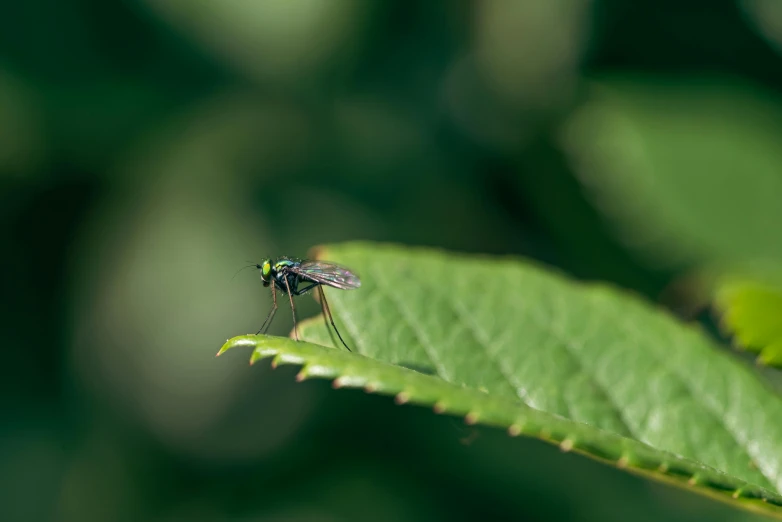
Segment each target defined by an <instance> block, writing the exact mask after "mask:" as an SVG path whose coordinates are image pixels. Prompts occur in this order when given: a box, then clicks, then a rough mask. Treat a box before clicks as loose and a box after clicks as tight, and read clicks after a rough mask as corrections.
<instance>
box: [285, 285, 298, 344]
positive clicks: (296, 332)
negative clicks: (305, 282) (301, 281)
mask: <svg viewBox="0 0 782 522" xmlns="http://www.w3.org/2000/svg"><path fill="white" fill-rule="evenodd" d="M283 280H284V281H285V288H287V289H288V299H289V300H290V302H291V315H293V334H294V336H295V337H296V340H297V341H298V340H299V327H298V326H297V325H296V307H295V306H294V305H293V292H291V284H290V282H289V281H288V274H285V275H284V277H283ZM297 286H298V285H297ZM297 291H298V290H297Z"/></svg>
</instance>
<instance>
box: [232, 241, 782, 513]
mask: <svg viewBox="0 0 782 522" xmlns="http://www.w3.org/2000/svg"><path fill="white" fill-rule="evenodd" d="M317 257H318V258H320V259H327V260H332V261H336V262H340V263H343V264H345V265H347V266H349V267H351V268H353V269H354V270H356V272H357V273H358V274H359V275H360V276H361V277H362V283H363V284H362V287H361V289H360V290H356V291H328V297H329V301H330V304H331V305H332V309H333V310H334V311H335V314H336V316H337V324H338V326H339V327H340V331H341V332H342V333H343V337H346V340H347V341H348V343H349V344H350V345H351V346H352V347H353V349H354V350H355V351H357V352H358V354H361V355H363V356H365V357H368V358H369V359H367V358H365V357H360V356H358V355H356V354H350V353H347V352H345V351H344V350H343V351H331V350H327V351H323V350H321V349H319V348H317V347H315V346H311V345H304V344H300V343H293V342H287V341H282V340H271V341H269V340H267V339H266V338H264V337H255V336H247V337H240V338H235V339H234V340H232V341H229V343H228V344H227V345H226V347H225V348H224V349H226V348H227V347H231V346H235V345H243V346H256V345H257V349H256V351H255V353H254V355H253V358H254V359H257V358H260V357H264V356H271V355H275V356H276V359H275V360H276V361H277V362H288V363H296V364H303V365H304V370H303V371H302V373H300V376H301V377H306V376H320V377H328V378H336V379H337V380H336V381H335V385H336V386H357V387H365V388H367V389H368V390H370V391H380V392H385V393H393V394H396V396H397V400H398V401H399V402H406V401H408V400H409V401H411V402H417V403H422V404H429V405H434V407H435V409H436V410H437V411H448V412H452V413H456V414H459V415H467V417H466V420H467V422H468V423H474V422H486V423H488V424H491V425H499V426H503V427H506V428H508V429H509V431H510V432H511V433H512V434H518V433H528V434H532V435H535V436H540V437H541V438H543V439H547V440H553V441H555V442H560V443H561V444H562V445H563V447H564V448H565V449H570V448H571V447H572V448H576V449H580V450H582V451H584V452H586V453H588V454H591V455H593V456H597V457H600V458H604V459H608V460H611V461H614V462H617V463H619V465H621V466H626V465H634V466H637V467H638V468H640V469H644V470H652V473H653V474H655V475H657V476H659V478H662V477H663V475H670V476H677V477H682V476H684V478H685V479H686V480H691V483H692V484H693V485H695V484H699V485H706V486H707V487H708V488H712V489H714V490H715V491H722V492H723V493H724V492H725V491H727V492H728V494H734V491H735V490H739V493H738V495H744V494H745V492H751V493H749V495H750V496H757V495H758V494H760V495H766V494H768V495H770V496H769V498H767V500H770V501H771V502H772V503H774V504H777V505H782V497H780V496H779V495H778V493H779V490H780V489H779V488H780V487H781V486H782V468H781V467H780V465H781V464H782V461H781V460H780V459H782V457H780V455H782V420H780V419H782V400H781V399H780V397H778V396H777V395H775V394H774V393H773V392H771V391H770V390H769V388H768V387H767V386H766V385H765V384H764V383H763V382H761V380H760V379H759V378H758V377H757V376H756V375H755V374H754V373H752V372H751V371H750V370H749V369H748V368H746V367H745V365H744V364H743V363H742V362H740V361H738V360H737V359H735V358H734V357H732V356H730V355H728V354H725V353H722V352H720V351H719V350H718V349H717V348H716V347H715V346H714V345H713V343H712V342H711V341H710V340H709V339H708V338H707V337H706V336H705V335H704V334H703V333H702V332H701V331H700V330H699V329H697V328H694V327H690V326H685V325H682V324H680V323H678V322H677V321H676V320H674V319H673V318H672V317H670V316H669V315H668V314H667V313H665V312H663V311H660V310H656V309H654V308H652V307H650V306H649V305H648V304H646V303H645V302H643V301H642V300H640V299H638V298H636V297H633V296H630V295H627V294H622V293H619V292H617V291H615V290H613V289H611V288H608V287H606V286H604V285H591V284H590V285H583V284H578V283H575V282H573V281H569V280H567V279H566V278H564V277H562V276H561V275H557V274H554V273H551V272H549V271H547V270H543V269H541V268H538V267H535V266H533V265H531V264H529V263H528V262H522V261H520V260H514V259H492V258H488V257H477V256H462V255H456V254H446V253H444V252H439V251H434V250H426V249H403V248H397V247H394V246H387V245H371V244H360V243H355V244H347V245H343V246H333V247H327V248H324V249H320V250H319V251H318V253H317ZM301 333H302V334H303V335H304V336H305V337H306V338H307V339H309V340H313V341H315V342H320V343H324V344H326V345H328V344H330V343H329V336H328V334H327V332H326V330H325V326H323V323H322V322H317V323H316V322H313V321H310V322H308V323H307V326H306V327H303V328H302V330H301ZM346 334H347V335H346ZM332 346H333V345H332ZM371 359H374V360H375V361H377V362H373V361H372V360H371ZM394 364H404V365H414V366H423V367H432V368H434V370H435V374H436V375H434V376H427V375H424V374H422V373H419V372H415V371H412V370H408V369H402V368H396V367H394V366H392V365H394ZM565 419H567V420H565ZM577 423H578V424H577ZM639 442H640V443H643V444H639ZM647 445H648V446H647ZM673 455H680V456H682V457H684V458H685V459H690V460H679V459H678V458H674V457H673ZM697 463H702V464H705V465H706V466H708V467H711V468H715V469H718V470H720V471H722V472H724V473H726V474H727V475H721V474H715V473H712V472H710V471H707V470H706V469H704V468H700V467H699V464H697ZM744 483H747V484H750V485H753V486H745V485H744ZM754 486H760V487H761V488H765V489H767V490H769V491H770V492H773V493H760V490H758V489H756V488H755V487H754Z"/></svg>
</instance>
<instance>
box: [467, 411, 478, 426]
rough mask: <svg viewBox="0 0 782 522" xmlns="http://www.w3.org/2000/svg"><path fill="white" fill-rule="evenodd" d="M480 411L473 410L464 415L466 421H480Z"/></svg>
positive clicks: (472, 422)
mask: <svg viewBox="0 0 782 522" xmlns="http://www.w3.org/2000/svg"><path fill="white" fill-rule="evenodd" d="M478 417H479V415H478V412H477V411H471V412H469V413H468V414H467V415H465V416H464V423H465V424H469V425H473V424H477V423H478Z"/></svg>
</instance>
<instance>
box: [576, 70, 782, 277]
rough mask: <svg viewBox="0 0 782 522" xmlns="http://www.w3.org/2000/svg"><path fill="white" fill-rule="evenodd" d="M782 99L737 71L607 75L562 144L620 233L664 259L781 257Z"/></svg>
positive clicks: (642, 249)
mask: <svg viewBox="0 0 782 522" xmlns="http://www.w3.org/2000/svg"><path fill="white" fill-rule="evenodd" d="M780 138H782V103H780V99H779V97H778V95H777V94H776V93H773V92H771V91H767V90H765V89H763V88H761V87H759V86H757V85H755V84H752V83H749V82H746V81H737V80H734V79H727V78H699V77H690V78H675V79H672V78H670V77H656V76H645V77H633V76H625V77H606V78H603V79H602V80H600V81H599V82H597V83H596V84H594V85H593V88H592V89H591V90H590V94H589V96H588V97H587V101H586V102H585V103H584V104H583V106H582V107H581V108H580V109H579V110H578V111H576V112H574V113H573V115H572V116H571V117H570V119H569V121H568V123H567V124H566V125H565V127H564V130H563V132H562V140H561V143H562V147H563V150H564V151H565V154H566V156H567V157H568V158H569V161H570V163H571V165H572V167H573V169H574V172H575V173H576V174H577V175H578V177H579V179H581V181H582V183H583V184H584V187H585V191H586V193H587V194H588V195H589V196H590V197H592V198H593V199H594V201H595V202H596V204H597V205H598V206H599V207H600V208H601V210H602V211H603V212H604V214H605V215H606V216H607V217H608V218H609V220H610V222H611V225H612V226H613V227H614V229H615V230H616V232H617V233H618V235H619V236H620V237H621V239H622V240H623V241H624V242H625V243H626V244H627V245H629V246H631V247H632V248H634V249H635V250H637V251H638V252H640V253H642V254H643V255H644V257H645V258H646V259H649V260H653V261H656V262H658V263H667V264H671V263H672V264H678V265H682V264H685V265H686V264H689V263H692V262H703V261H708V262H714V261H726V260H727V261H733V262H735V261H738V260H744V259H754V258H772V259H777V260H779V259H782V239H780V237H782V236H780V234H779V233H778V223H781V222H782V205H780V204H779V201H780V198H782V169H780V166H782V148H780V147H779V142H780Z"/></svg>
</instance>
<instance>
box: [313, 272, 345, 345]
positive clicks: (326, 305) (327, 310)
mask: <svg viewBox="0 0 782 522" xmlns="http://www.w3.org/2000/svg"><path fill="white" fill-rule="evenodd" d="M318 293H320V305H321V307H322V308H323V320H324V321H325V320H326V315H328V317H329V321H331V326H333V327H334V331H335V332H337V337H339V340H340V341H342V346H344V347H345V348H347V350H348V351H349V352H352V351H353V350H351V349H350V348H349V347H348V345H347V343H345V340H344V339H342V336H341V335H340V333H339V330H337V325H336V324H334V318H333V317H332V316H331V309H330V308H329V302H328V301H326V292H324V291H323V287H322V286H320V285H318ZM328 327H329V325H328V324H326V329H328Z"/></svg>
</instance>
